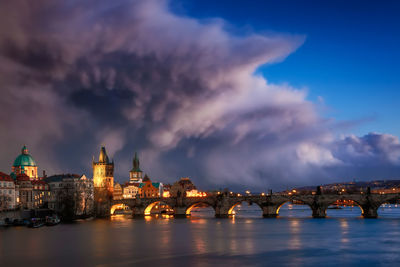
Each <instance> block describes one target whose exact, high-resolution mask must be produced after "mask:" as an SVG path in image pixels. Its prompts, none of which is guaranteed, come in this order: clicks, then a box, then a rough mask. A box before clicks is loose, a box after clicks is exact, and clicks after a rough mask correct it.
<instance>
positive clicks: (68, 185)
mask: <svg viewBox="0 0 400 267" xmlns="http://www.w3.org/2000/svg"><path fill="white" fill-rule="evenodd" d="M44 181H45V182H46V183H47V184H48V185H49V187H50V192H51V193H50V196H51V197H50V199H49V203H48V206H49V208H50V209H52V210H54V211H57V212H58V213H59V214H64V215H65V216H70V217H78V216H91V215H93V208H94V186H93V180H91V179H88V178H87V177H86V176H85V175H78V174H59V175H53V176H49V177H46V178H45V179H44Z"/></svg>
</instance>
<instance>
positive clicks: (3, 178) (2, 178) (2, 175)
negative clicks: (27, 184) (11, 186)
mask: <svg viewBox="0 0 400 267" xmlns="http://www.w3.org/2000/svg"><path fill="white" fill-rule="evenodd" d="M0 181H9V182H14V180H13V178H11V176H10V175H8V174H6V173H4V172H0Z"/></svg>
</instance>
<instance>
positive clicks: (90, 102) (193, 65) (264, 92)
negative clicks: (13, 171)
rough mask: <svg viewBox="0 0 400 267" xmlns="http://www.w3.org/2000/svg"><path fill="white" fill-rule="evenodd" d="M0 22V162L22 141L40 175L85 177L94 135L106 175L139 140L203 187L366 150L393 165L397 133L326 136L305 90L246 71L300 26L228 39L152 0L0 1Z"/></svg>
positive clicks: (273, 180)
mask: <svg viewBox="0 0 400 267" xmlns="http://www.w3.org/2000/svg"><path fill="white" fill-rule="evenodd" d="M16 14H18V16H17V15H16ZM0 32H1V35H0V90H1V92H2V98H1V99H0V107H1V114H0V127H1V129H2V131H1V133H0V140H1V143H2V147H3V150H2V151H3V153H1V157H0V160H1V168H2V169H3V170H7V169H8V168H9V166H10V162H11V161H12V159H13V158H14V156H15V155H16V154H17V153H18V149H19V146H21V145H22V144H23V143H27V144H28V146H29V148H31V151H32V154H33V155H34V156H35V157H36V158H37V161H38V163H39V164H40V167H41V168H46V169H48V170H49V171H57V172H59V171H74V172H82V171H85V172H87V173H89V174H90V163H91V155H93V154H95V153H97V151H98V148H99V145H100V144H102V143H104V144H106V146H107V149H108V151H109V153H110V154H111V156H114V158H115V161H116V168H117V170H116V173H117V180H123V179H126V177H127V176H128V175H127V173H128V170H129V164H130V163H131V158H132V156H133V151H134V150H140V155H141V156H142V164H143V165H144V166H143V168H144V169H145V170H146V171H147V172H149V174H150V175H151V176H152V177H154V178H156V179H161V180H163V181H172V180H174V179H176V178H178V177H179V176H192V177H193V179H194V180H195V181H196V183H198V184H202V185H204V186H211V185H212V184H215V185H222V184H227V185H238V184H239V185H240V184H249V185H251V186H262V187H271V186H279V185H280V184H283V183H286V184H289V185H290V184H293V185H294V184H304V183H308V182H315V181H320V180H321V179H325V178H326V177H328V176H329V177H332V176H333V177H334V176H335V175H336V174H338V173H340V174H341V172H340V170H341V169H340V168H342V166H345V168H351V169H352V170H353V171H354V173H357V170H358V169H359V168H362V165H363V164H368V160H375V158H374V157H373V156H365V157H366V158H365V160H364V161H362V164H360V163H359V162H360V161H358V160H357V158H358V157H362V156H363V155H364V154H366V155H369V154H372V155H376V156H377V157H379V158H380V159H381V161H380V162H381V163H382V164H381V165H382V166H383V164H384V165H385V167H387V166H389V167H390V168H392V169H391V170H393V168H397V167H396V166H398V164H399V162H398V158H399V155H398V139H396V138H395V137H390V138H389V137H388V136H387V135H376V136H377V137H376V138H375V139H379V136H381V139H380V140H379V141H378V140H375V139H374V138H372V139H369V138H368V137H363V138H361V139H360V140H361V141H355V138H356V137H347V138H345V139H343V140H334V139H333V138H332V136H331V133H330V132H329V131H328V130H327V122H326V120H324V119H322V118H320V117H319V116H318V114H317V112H316V108H315V106H314V104H313V103H310V102H308V101H307V100H306V94H305V92H304V91H302V90H297V89H295V88H292V87H290V86H287V85H273V84H269V83H267V81H266V80H265V79H264V78H263V77H259V76H255V75H254V71H255V70H256V68H257V67H258V66H260V65H261V64H265V63H274V62H277V61H280V60H283V59H284V58H285V57H286V56H287V55H289V54H290V53H292V52H293V51H294V50H295V49H296V48H297V47H298V46H299V45H301V44H302V42H303V37H301V36H289V35H277V34H276V35H270V36H264V35H258V34H254V33H248V35H246V36H235V35H233V34H231V33H229V32H227V31H226V30H225V25H224V22H223V21H221V20H208V21H199V20H195V19H191V18H187V17H180V16H177V15H175V14H172V13H171V12H170V11H169V9H168V2H167V1H156V0H150V1H118V2H116V3H113V2H111V1H68V2H66V1H44V0H42V1H19V0H17V1H3V2H1V3H0ZM353 139H354V140H353ZM365 139H368V140H367V141H365ZM360 142H361V143H365V144H368V145H369V146H370V147H375V149H372V148H371V149H369V150H365V149H364V150H363V148H361V147H362V145H357V144H359V143H360ZM396 142H397V145H396ZM365 146H366V145H365ZM349 147H353V150H354V151H356V152H354V151H353V150H351V151H348V148H349ZM378 148H379V149H378ZM395 151H397V152H395ZM396 153H397V154H396ZM396 157H397V158H396ZM328 170H329V172H328ZM318 179H320V180H318Z"/></svg>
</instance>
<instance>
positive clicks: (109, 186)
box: [92, 146, 114, 217]
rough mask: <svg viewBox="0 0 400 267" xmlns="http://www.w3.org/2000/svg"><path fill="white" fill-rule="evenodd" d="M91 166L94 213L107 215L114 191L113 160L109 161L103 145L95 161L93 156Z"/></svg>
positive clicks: (101, 215) (102, 215)
mask: <svg viewBox="0 0 400 267" xmlns="http://www.w3.org/2000/svg"><path fill="white" fill-rule="evenodd" d="M92 166H93V185H94V199H95V203H96V215H97V216H100V217H104V216H109V213H110V204H111V199H112V197H113V191H114V161H112V162H110V160H109V158H108V156H107V152H106V148H105V147H104V146H102V147H101V149H100V155H99V161H98V162H95V160H94V157H93V162H92Z"/></svg>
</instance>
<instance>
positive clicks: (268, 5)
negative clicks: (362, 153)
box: [172, 0, 400, 136]
mask: <svg viewBox="0 0 400 267" xmlns="http://www.w3.org/2000/svg"><path fill="white" fill-rule="evenodd" d="M244 3H246V4H244ZM172 8H173V9H174V11H175V12H178V13H180V14H184V15H186V16H190V17H196V18H200V19H208V18H217V17H218V18H223V19H225V20H226V21H227V22H228V23H229V24H230V25H233V26H234V28H235V29H236V30H237V27H238V28H239V29H241V30H243V31H244V32H246V31H256V32H259V33H263V32H268V33H269V32H276V33H288V34H300V35H304V36H305V37H306V40H305V43H304V44H303V45H302V46H301V47H300V48H299V49H298V50H297V51H296V52H295V53H293V54H291V55H290V56H289V57H288V58H287V59H285V60H284V61H283V62H281V63H279V64H273V65H268V66H264V67H261V68H260V72H261V73H263V74H264V75H265V76H266V78H267V79H268V80H269V81H270V82H274V83H285V82H287V83H289V84H290V85H292V86H295V87H297V88H308V91H309V99H310V100H312V101H318V97H319V96H321V97H322V98H323V99H324V102H325V104H326V106H327V109H325V111H324V115H325V116H326V117H329V118H334V119H336V120H339V121H343V120H344V121H347V120H351V121H354V122H358V123H354V126H353V127H351V128H348V129H340V131H339V132H340V133H344V134H350V133H354V134H357V135H363V134H366V133H368V132H383V133H391V134H394V135H396V136H400V124H399V123H398V115H399V111H400V108H399V104H400V90H399V89H400V75H399V73H400V67H399V63H398V62H399V60H400V52H399V47H400V19H399V14H400V2H399V1H287V0H283V1H268V0H252V1H239V0H230V1H228V0H219V1H210V0H193V1H175V2H173V3H172Z"/></svg>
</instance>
